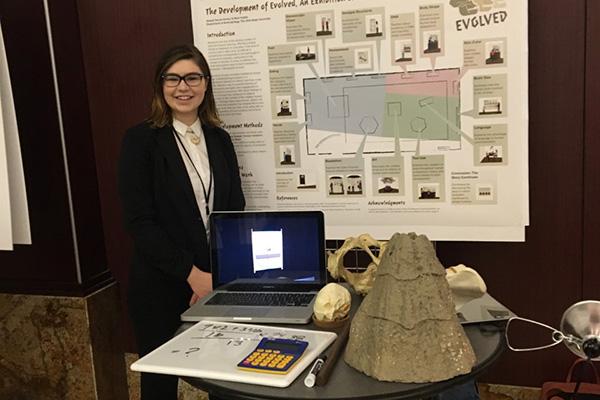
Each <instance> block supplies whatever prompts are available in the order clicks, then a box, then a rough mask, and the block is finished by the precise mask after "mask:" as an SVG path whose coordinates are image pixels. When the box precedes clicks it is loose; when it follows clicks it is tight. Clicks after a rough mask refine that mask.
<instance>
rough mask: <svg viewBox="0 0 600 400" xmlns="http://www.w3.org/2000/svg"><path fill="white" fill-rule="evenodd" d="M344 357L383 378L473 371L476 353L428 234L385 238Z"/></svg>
mask: <svg viewBox="0 0 600 400" xmlns="http://www.w3.org/2000/svg"><path fill="white" fill-rule="evenodd" d="M345 360H346V362H347V363H348V364H349V365H350V366H352V367H353V368H355V369H357V370H359V371H361V372H363V373H365V374H367V375H369V376H372V377H373V378H376V379H378V380H381V381H394V382H437V381H442V380H446V379H449V378H452V377H454V376H457V375H462V374H466V373H468V372H470V371H471V368H472V367H473V365H474V364H475V354H474V352H473V348H472V347H471V344H470V343H469V340H468V339H467V337H466V335H465V332H464V330H463V328H462V326H461V325H460V323H459V322H458V319H457V317H456V314H455V311H454V304H453V302H452V297H451V294H450V288H449V286H448V282H447V280H446V272H445V271H444V267H443V266H442V265H441V263H440V262H439V261H438V259H437V257H436V255H435V250H434V248H433V245H432V244H431V242H430V241H429V240H428V239H427V237H426V236H423V235H420V236H417V235H416V234H414V233H410V234H399V233H396V234H394V235H393V236H392V238H391V239H390V241H389V242H388V244H387V247H386V249H385V252H384V253H383V256H382V258H381V262H380V264H379V268H378V270H377V273H376V277H375V282H374V285H373V288H372V290H371V291H370V292H369V294H368V295H367V296H366V297H365V299H364V300H363V302H362V304H361V305H360V308H359V309H358V311H357V312H356V315H355V316H354V319H353V320H352V326H351V329H350V337H349V340H348V346H347V348H346V354H345Z"/></svg>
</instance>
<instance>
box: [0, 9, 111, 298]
mask: <svg viewBox="0 0 600 400" xmlns="http://www.w3.org/2000/svg"><path fill="white" fill-rule="evenodd" d="M55 3H56V4H55ZM49 8H50V14H51V16H52V17H51V22H52V35H53V41H54V46H53V49H54V52H55V57H56V72H57V76H58V83H59V87H60V91H59V94H60V102H61V111H62V112H61V113H60V115H61V116H62V123H63V131H64V136H63V133H62V132H61V128H60V119H59V110H58V107H57V102H56V91H55V85H54V76H53V71H52V62H51V61H52V57H51V53H50V45H49V40H48V33H47V24H46V16H45V10H44V1H43V0H25V1H20V2H2V3H0V19H1V20H2V30H3V33H4V39H5V45H6V52H7V56H8V62H9V69H10V75H11V83H12V88H13V93H14V100H15V109H16V114H17V123H18V126H19V135H20V144H21V151H22V156H23V164H24V172H25V181H26V186H27V200H28V206H29V213H30V221H31V230H32V242H33V244H32V245H31V246H16V247H15V250H14V251H12V252H9V251H3V252H0V265H2V266H3V268H1V269H0V291H5V292H16V293H41V294H58V295H82V294H85V293H89V292H90V291H92V290H94V289H95V288H97V287H98V286H99V285H101V284H103V283H106V282H107V281H110V279H111V278H110V274H109V273H108V270H107V261H106V256H105V251H104V241H103V239H104V234H103V231H102V221H101V219H100V205H99V204H100V203H99V200H98V188H97V182H96V169H95V161H94V153H93V147H92V136H91V134H90V121H89V113H88V103H87V94H86V90H85V80H84V79H83V65H82V61H81V60H82V58H81V52H80V46H79V44H78V43H79V33H78V25H77V18H76V16H77V13H76V9H75V4H74V2H73V1H64V2H54V3H52V2H49ZM63 140H64V148H63ZM65 152H66V154H67V155H66V157H65ZM65 167H68V169H69V180H67V175H66V173H65V169H66V168H65ZM68 182H69V183H70V187H69V185H68ZM69 194H70V195H71V203H70V200H69ZM70 204H72V214H71V206H70ZM72 225H74V226H75V231H76V234H75V235H74V233H73V230H72ZM74 237H76V238H77V239H76V240H77V246H76V247H75V243H74Z"/></svg>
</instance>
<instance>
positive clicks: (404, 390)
mask: <svg viewBox="0 0 600 400" xmlns="http://www.w3.org/2000/svg"><path fill="white" fill-rule="evenodd" d="M355 298H356V297H355V295H353V304H352V310H351V314H352V315H353V314H354V312H356V309H357V308H358V304H359V303H360V299H358V301H354V300H355ZM189 326H191V324H188V327H189ZM285 326H287V327H295V328H301V329H318V328H317V327H315V326H314V325H313V324H309V325H293V326H292V325H285ZM182 328H184V329H185V327H182ZM464 328H465V332H466V334H467V336H468V338H469V340H470V341H471V345H472V346H473V350H475V355H476V356H477V362H476V364H475V366H474V367H473V369H472V371H471V372H470V373H469V374H466V375H461V376H457V377H455V378H452V379H449V380H446V381H442V382H435V383H392V382H380V381H378V380H376V379H373V378H371V377H369V376H367V375H365V374H363V373H361V372H359V371H357V370H355V369H354V368H352V367H350V366H349V365H348V364H346V362H345V361H344V360H343V357H344V356H343V354H342V355H341V356H340V358H339V360H338V361H337V363H336V365H335V368H334V369H333V371H332V373H331V376H330V378H329V381H328V382H327V384H326V385H324V386H322V387H319V386H314V387H312V388H309V387H306V386H305V385H304V378H305V377H306V374H307V373H308V369H307V371H304V372H303V373H302V374H300V375H299V376H298V378H297V379H296V380H295V381H294V382H292V384H291V385H290V386H288V387H287V388H276V387H270V386H260V385H251V384H245V383H237V382H228V381H221V380H214V379H202V378H190V377H182V379H184V380H185V381H186V382H188V383H189V384H191V385H192V386H194V387H197V388H199V389H202V390H204V391H206V392H208V393H210V394H212V395H214V396H217V397H219V398H223V399H228V400H229V399H231V400H257V399H281V400H293V399H329V400H342V399H343V400H352V399H355V400H359V399H360V400H370V399H419V398H427V397H432V396H434V395H436V394H437V393H439V392H442V391H444V390H446V389H448V388H449V387H451V386H454V385H458V384H461V383H465V382H468V381H469V380H473V379H474V378H475V377H476V376H477V375H479V374H481V373H482V372H483V371H484V370H485V369H486V368H488V367H489V366H490V365H491V364H492V363H493V362H494V361H495V360H496V359H497V358H498V357H499V356H500V354H501V353H502V352H503V351H504V349H505V348H506V345H505V341H504V324H502V323H499V322H496V323H489V324H473V325H466V326H464Z"/></svg>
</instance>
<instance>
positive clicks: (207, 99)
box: [148, 44, 221, 128]
mask: <svg viewBox="0 0 600 400" xmlns="http://www.w3.org/2000/svg"><path fill="white" fill-rule="evenodd" d="M179 60H192V61H193V62H195V63H196V64H197V65H198V66H199V67H200V69H201V70H202V72H203V73H204V74H205V75H206V92H205V93H204V101H203V102H202V104H200V107H198V117H199V118H200V122H201V123H203V124H206V125H209V126H219V125H221V119H220V118H219V114H218V112H217V106H216V104H215V98H214V96H213V89H212V79H211V76H210V68H209V67H208V62H206V59H205V58H204V56H203V55H202V53H201V52H200V50H198V49H197V48H196V47H195V46H193V45H189V44H185V45H182V46H175V47H172V48H170V49H169V50H167V51H166V52H165V53H164V54H163V55H162V57H161V58H160V60H158V63H157V65H156V70H155V72H154V80H153V85H154V95H153V97H152V107H151V111H150V118H148V119H149V121H150V124H151V125H152V126H153V127H155V128H162V127H163V126H165V125H168V124H170V123H171V122H172V119H173V116H172V115H171V108H170V107H169V106H168V104H167V102H166V101H165V97H164V95H163V75H164V74H165V72H167V70H168V69H169V68H171V66H172V65H173V64H175V63H176V62H177V61H179Z"/></svg>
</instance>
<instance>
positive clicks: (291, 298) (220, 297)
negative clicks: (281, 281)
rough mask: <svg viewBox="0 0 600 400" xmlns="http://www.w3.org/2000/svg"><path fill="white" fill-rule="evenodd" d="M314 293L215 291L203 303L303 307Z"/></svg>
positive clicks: (308, 302)
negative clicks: (215, 292)
mask: <svg viewBox="0 0 600 400" xmlns="http://www.w3.org/2000/svg"><path fill="white" fill-rule="evenodd" d="M314 297H315V294H314V293H308V294H307V293H240V292H236V293H223V292H220V293H217V294H215V295H214V296H213V297H212V298H211V299H210V300H209V301H207V302H206V303H205V304H207V305H219V306H280V307H282V306H283V307H305V306H308V305H309V304H310V302H311V301H312V299H313V298H314Z"/></svg>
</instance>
